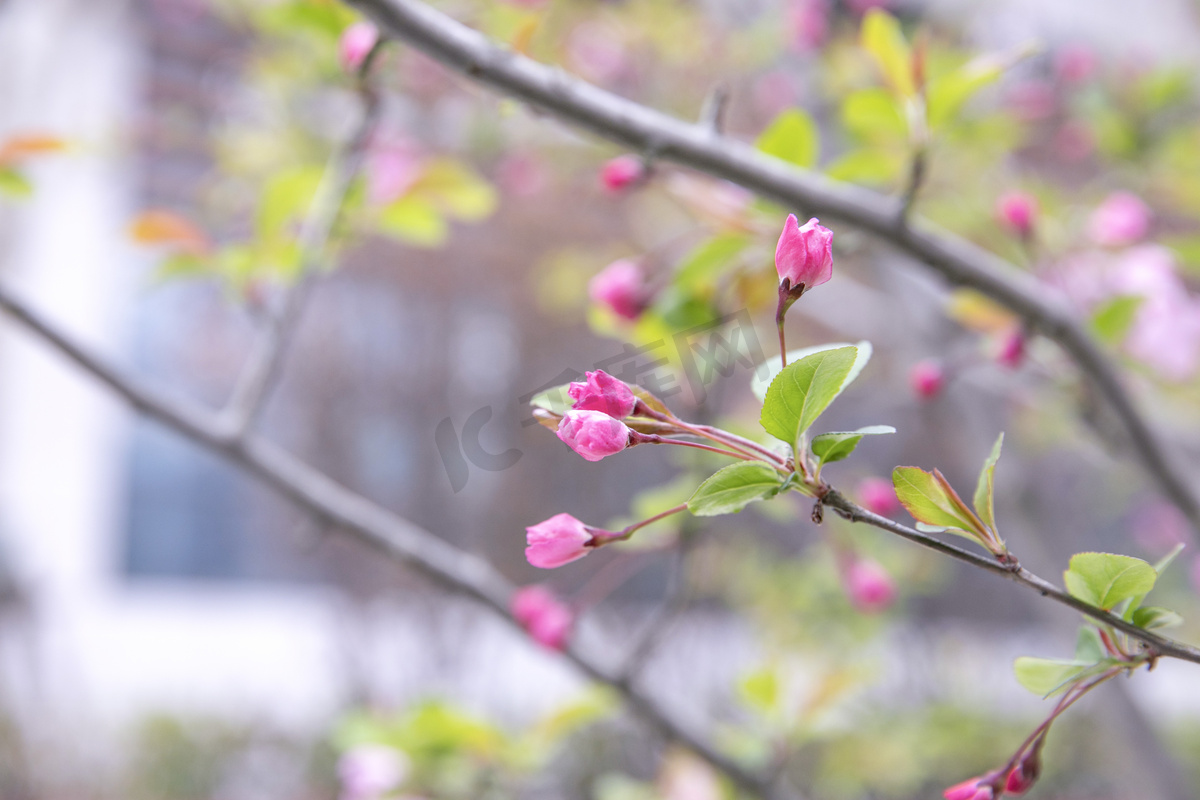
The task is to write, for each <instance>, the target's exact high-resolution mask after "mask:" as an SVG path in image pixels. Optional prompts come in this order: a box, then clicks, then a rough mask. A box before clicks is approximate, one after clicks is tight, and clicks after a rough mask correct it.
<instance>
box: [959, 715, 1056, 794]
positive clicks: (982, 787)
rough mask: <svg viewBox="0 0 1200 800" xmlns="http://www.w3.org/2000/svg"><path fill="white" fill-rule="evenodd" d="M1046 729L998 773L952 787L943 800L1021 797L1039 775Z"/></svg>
mask: <svg viewBox="0 0 1200 800" xmlns="http://www.w3.org/2000/svg"><path fill="white" fill-rule="evenodd" d="M1047 730H1049V726H1048V725H1046V726H1044V727H1042V728H1041V729H1040V731H1039V733H1038V734H1037V736H1036V737H1034V738H1033V741H1032V742H1028V743H1027V746H1025V745H1023V746H1022V749H1021V750H1019V751H1018V752H1017V755H1015V756H1014V757H1013V759H1012V761H1010V762H1009V763H1008V764H1006V765H1005V766H1004V768H1002V769H998V770H993V771H992V772H988V773H986V774H984V775H980V776H978V777H976V778H971V779H970V780H966V781H963V782H962V783H956V784H955V785H953V786H951V787H950V788H949V789H947V790H946V791H945V792H943V793H942V796H943V797H945V798H946V800H995V799H996V798H1000V797H1016V796H1018V795H1022V794H1025V792H1027V791H1029V790H1030V789H1032V788H1033V785H1034V784H1035V783H1037V779H1038V778H1039V777H1040V776H1041V774H1042V746H1043V745H1045V743H1046V732H1047Z"/></svg>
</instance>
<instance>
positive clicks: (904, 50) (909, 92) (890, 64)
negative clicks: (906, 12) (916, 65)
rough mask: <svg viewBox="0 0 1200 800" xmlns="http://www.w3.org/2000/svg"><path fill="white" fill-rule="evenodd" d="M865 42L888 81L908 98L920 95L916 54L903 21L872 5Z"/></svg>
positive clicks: (865, 26)
mask: <svg viewBox="0 0 1200 800" xmlns="http://www.w3.org/2000/svg"><path fill="white" fill-rule="evenodd" d="M861 42H862V46H863V48H864V49H865V50H866V51H867V52H868V53H870V54H871V55H872V56H873V57H874V58H875V61H876V63H877V64H879V69H880V71H881V72H883V77H884V78H885V79H886V80H887V82H888V84H889V85H891V87H892V88H893V89H895V90H896V92H898V93H899V94H900V95H902V96H904V97H912V96H913V95H914V94H916V87H915V85H914V84H913V74H912V53H911V52H910V51H909V48H908V42H907V41H906V40H905V38H904V32H903V31H901V30H900V23H899V22H897V21H896V18H895V17H893V16H892V15H891V14H889V13H887V12H886V11H884V10H883V9H880V8H872V9H871V10H870V11H868V12H867V15H866V16H865V17H863V23H862V35H861Z"/></svg>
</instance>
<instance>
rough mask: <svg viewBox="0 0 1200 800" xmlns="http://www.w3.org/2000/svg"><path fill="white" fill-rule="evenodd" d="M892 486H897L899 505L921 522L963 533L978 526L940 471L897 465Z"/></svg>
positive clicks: (972, 537) (893, 471) (893, 473)
mask: <svg viewBox="0 0 1200 800" xmlns="http://www.w3.org/2000/svg"><path fill="white" fill-rule="evenodd" d="M892 485H893V486H895V487H896V497H897V498H898V499H899V500H900V505H902V506H904V508H905V509H907V510H908V513H909V514H912V516H913V519H915V520H917V521H919V522H923V523H924V524H926V525H934V526H937V527H938V528H946V529H949V530H953V529H955V528H958V529H960V530H962V531H964V532H968V531H974V530H977V529H978V527H979V522H978V520H975V519H973V518H972V517H973V516H974V515H972V514H971V513H970V511H969V510H968V509H967V508H966V507H965V505H964V504H963V502H962V500H961V499H960V498H959V497H958V495H957V494H955V493H954V490H953V489H952V488H950V485H949V484H948V483H946V480H945V479H944V478H942V477H941V476H940V473H938V474H933V473H929V472H926V471H925V470H923V469H920V468H918V467H896V468H895V469H894V470H892ZM967 535H968V538H971V539H974V538H975V537H974V536H970V535H969V534H967Z"/></svg>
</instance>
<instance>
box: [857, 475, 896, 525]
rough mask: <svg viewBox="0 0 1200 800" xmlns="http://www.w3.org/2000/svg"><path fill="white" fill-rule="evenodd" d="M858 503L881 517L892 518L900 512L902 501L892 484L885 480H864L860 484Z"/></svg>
mask: <svg viewBox="0 0 1200 800" xmlns="http://www.w3.org/2000/svg"><path fill="white" fill-rule="evenodd" d="M858 502H859V503H861V504H862V506H863V508H865V509H867V511H870V512H872V513H874V514H878V515H879V516H881V517H890V516H891V515H892V514H895V513H896V512H897V511H899V510H900V500H899V499H898V498H897V497H896V490H895V488H894V487H893V486H892V482H891V481H889V480H887V479H885V478H864V479H863V480H862V482H861V483H859V484H858Z"/></svg>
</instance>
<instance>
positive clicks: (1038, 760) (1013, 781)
mask: <svg viewBox="0 0 1200 800" xmlns="http://www.w3.org/2000/svg"><path fill="white" fill-rule="evenodd" d="M1045 743H1046V734H1045V732H1043V733H1042V735H1041V736H1039V737H1038V738H1037V740H1036V741H1035V742H1034V743H1033V745H1032V746H1031V747H1030V748H1029V749H1028V750H1026V751H1025V753H1024V754H1023V755H1022V756H1021V760H1020V761H1018V762H1017V765H1016V766H1015V767H1013V768H1012V771H1011V772H1009V773H1008V777H1007V778H1005V780H1004V793H1005V794H1025V793H1026V792H1027V791H1029V790H1030V789H1031V788H1032V787H1033V785H1034V784H1035V783H1037V779H1038V777H1039V776H1040V775H1041V774H1042V746H1043V745H1044V744H1045Z"/></svg>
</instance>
